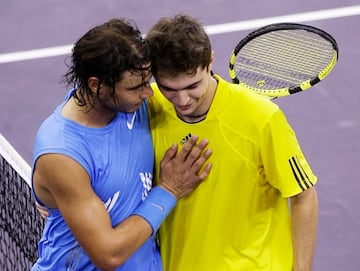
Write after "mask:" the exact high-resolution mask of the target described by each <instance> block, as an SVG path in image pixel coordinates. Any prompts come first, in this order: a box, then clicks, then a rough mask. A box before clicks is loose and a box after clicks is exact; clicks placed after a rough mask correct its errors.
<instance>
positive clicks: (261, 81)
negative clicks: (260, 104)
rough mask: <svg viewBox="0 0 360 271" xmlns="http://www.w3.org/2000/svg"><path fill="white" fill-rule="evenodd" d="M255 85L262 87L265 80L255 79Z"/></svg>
mask: <svg viewBox="0 0 360 271" xmlns="http://www.w3.org/2000/svg"><path fill="white" fill-rule="evenodd" d="M256 85H257V86H258V87H259V88H262V87H264V86H265V85H266V82H265V80H259V81H257V83H256Z"/></svg>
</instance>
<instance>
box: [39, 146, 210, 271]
mask: <svg viewBox="0 0 360 271" xmlns="http://www.w3.org/2000/svg"><path fill="white" fill-rule="evenodd" d="M195 141H196V140H195V139H194V140H192V142H190V143H189V144H188V146H186V148H183V150H182V151H180V153H179V154H178V155H176V156H175V154H176V151H177V147H176V146H173V147H172V148H171V149H170V150H169V151H168V152H167V153H166V154H165V157H164V159H163V161H162V162H161V163H162V170H164V172H163V175H162V176H163V178H164V179H163V180H162V184H163V185H162V186H163V187H164V188H165V189H167V190H168V191H169V192H170V193H172V194H173V195H174V196H176V198H177V199H178V198H180V197H181V196H184V195H186V194H188V193H190V191H191V190H193V189H194V188H195V187H196V186H197V185H198V184H199V183H200V182H201V181H202V180H203V179H205V178H206V176H207V175H208V173H209V172H210V168H211V166H210V165H207V166H206V167H205V169H204V171H202V173H200V174H198V170H199V168H200V167H201V165H202V164H204V162H205V161H206V160H207V158H208V157H209V156H210V152H205V153H202V150H203V149H204V148H205V146H206V144H201V143H200V144H198V145H196V146H197V147H195V148H192V146H193V145H194V144H195ZM189 153H190V154H189ZM174 169H176V170H174ZM183 180H187V181H190V183H191V184H190V185H184V182H183ZM34 189H35V191H36V193H37V195H38V196H39V198H40V199H41V200H42V201H43V203H44V204H46V205H47V207H49V208H58V209H59V210H60V211H61V214H62V215H63V217H64V219H65V221H66V223H67V224H68V226H69V228H70V229H71V231H72V233H73V234H74V236H75V237H76V239H77V240H78V242H79V243H80V245H81V246H82V247H83V249H84V250H85V251H86V252H87V254H88V255H89V257H90V259H91V260H92V261H93V263H94V264H95V265H97V266H98V267H100V268H101V269H103V270H113V269H115V268H116V267H118V266H120V265H121V264H123V263H124V262H125V261H126V260H127V259H128V258H129V257H130V256H131V255H132V254H133V253H134V252H135V251H136V250H137V249H138V248H139V247H140V246H141V245H142V244H143V243H144V242H145V241H146V240H147V239H148V238H149V237H150V235H151V234H152V228H151V226H150V225H149V223H148V222H147V221H146V220H145V219H144V218H142V217H140V216H138V215H133V216H130V217H129V218H127V219H125V220H124V221H123V222H122V223H120V224H119V225H117V226H116V227H114V228H113V227H112V225H111V221H110V217H109V214H108V212H107V211H106V208H105V206H104V203H103V202H102V201H101V200H100V199H99V198H98V197H97V195H96V194H95V193H94V191H93V189H92V187H91V184H90V179H89V176H88V175H87V173H86V171H85V170H84V169H83V168H82V167H81V166H80V164H78V163H77V162H76V161H74V160H73V159H71V158H69V157H67V156H64V155H60V154H46V155H43V156H41V157H40V158H39V159H38V160H37V162H36V167H35V171H34ZM179 195H180V196H179ZM129 196H131V195H129Z"/></svg>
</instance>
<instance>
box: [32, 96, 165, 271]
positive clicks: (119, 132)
mask: <svg viewBox="0 0 360 271" xmlns="http://www.w3.org/2000/svg"><path fill="white" fill-rule="evenodd" d="M73 91H74V90H72V91H69V92H68V94H67V96H66V97H65V101H64V102H63V103H62V104H61V105H59V106H58V107H57V108H56V110H55V112H54V113H53V114H52V115H50V116H49V117H48V118H47V119H46V120H45V121H44V122H43V123H42V125H41V126H40V128H39V131H38V133H37V135H36V139H35V146H34V153H33V164H32V168H33V169H34V166H35V163H36V160H37V159H38V158H39V157H40V156H41V155H43V154H46V153H58V154H63V155H67V156H69V157H71V158H72V159H74V160H76V161H77V162H78V163H79V164H80V165H81V166H82V167H83V168H84V169H85V170H86V171H87V173H88V175H89V176H90V180H91V186H92V188H93V190H94V191H95V193H96V194H97V195H98V196H99V198H100V199H101V200H102V201H103V202H104V205H105V206H106V208H107V210H108V212H109V215H110V218H111V221H112V225H113V226H114V227H115V226H116V225H117V224H119V223H120V222H121V221H123V220H124V219H126V218H127V217H128V216H129V215H130V214H131V213H133V211H134V210H135V209H136V208H137V207H138V206H139V205H140V204H141V202H142V201H143V200H144V199H145V198H146V197H147V194H148V192H149V190H150V189H151V185H152V176H153V168H154V153H153V144H152V140H151V134H150V130H149V120H148V111H147V102H144V103H143V105H142V106H141V107H140V108H139V109H138V110H137V111H135V112H132V113H117V115H116V116H115V118H114V119H113V120H112V122H111V123H110V124H109V125H107V126H106V127H103V128H89V127H85V126H82V125H80V124H78V123H76V122H74V121H71V120H69V119H66V118H64V117H63V116H62V115H61V109H62V107H63V106H64V104H65V103H66V101H67V100H68V99H69V98H70V97H71V95H72V94H73ZM74 181H75V182H76V180H74ZM34 197H35V199H36V200H37V201H38V202H39V203H40V204H41V202H40V200H39V199H38V198H37V196H36V194H35V193H34ZM49 212H50V216H49V217H48V218H47V220H46V223H45V228H44V231H43V235H42V238H41V240H40V242H39V258H38V260H37V262H36V263H35V264H34V266H33V268H32V271H36V270H39V271H40V270H86V271H87V270H98V269H97V268H96V267H95V266H94V265H93V264H92V263H91V261H90V259H89V257H88V256H87V255H86V253H85V251H84V250H83V249H82V248H81V247H80V245H79V244H78V242H77V241H76V239H75V237H74V235H73V234H72V233H71V231H70V229H69V227H68V226H67V224H66V223H65V221H64V219H63V217H62V216H61V214H60V211H59V210H58V209H50V210H49ZM117 270H121V271H127V270H129V271H130V270H131V271H136V270H139V271H140V270H141V271H159V270H162V267H161V259H160V254H159V249H158V246H157V244H156V241H155V239H154V238H153V237H152V238H150V239H149V240H148V241H146V243H145V244H144V245H143V246H142V247H140V248H139V249H138V250H137V251H136V252H135V253H134V254H133V255H132V256H131V257H130V258H129V259H128V261H127V262H126V263H124V264H123V265H122V266H121V267H119V268H118V269H117Z"/></svg>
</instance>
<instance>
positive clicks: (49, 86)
mask: <svg viewBox="0 0 360 271" xmlns="http://www.w3.org/2000/svg"><path fill="white" fill-rule="evenodd" d="M300 3H301V4H300ZM264 4H266V7H264V6H263V5H264ZM175 13H189V14H191V15H194V16H196V17H198V18H199V19H200V20H201V21H202V22H203V23H204V25H205V26H206V29H207V31H208V33H209V35H210V39H211V41H212V45H213V49H214V51H215V64H214V71H215V72H216V73H218V74H220V75H221V76H222V77H223V78H226V79H229V75H228V61H229V57H230V53H231V51H232V49H233V47H234V46H235V45H236V43H237V42H238V41H239V40H240V39H241V38H243V37H244V36H245V35H246V34H247V33H249V32H251V31H252V30H254V29H255V28H258V27H260V26H264V25H266V24H269V23H273V22H279V21H288V22H290V21H291V22H302V23H306V24H310V25H312V26H315V27H318V28H321V29H323V30H325V31H327V32H329V33H330V34H331V35H332V36H333V37H334V38H335V39H336V40H337V42H338V45H339V61H338V63H337V64H336V66H335V68H334V70H333V71H332V73H331V74H330V75H329V76H328V77H327V78H326V79H325V80H324V81H323V82H320V83H319V84H317V85H316V86H314V87H313V88H311V89H309V90H307V91H305V92H303V93H299V94H296V95H292V96H289V97H284V98H281V99H277V100H275V102H276V103H277V104H278V105H279V106H280V107H281V108H282V109H283V111H284V112H285V113H286V115H287V118H288V120H289V122H290V124H291V125H292V126H293V128H294V130H295V131H296V133H297V136H298V139H299V141H300V143H301V146H302V148H303V150H304V153H305V155H306V157H307V159H308V161H309V163H310V165H311V167H312V169H313V171H314V172H315V174H316V175H317V176H318V178H319V181H318V184H317V186H316V188H317V192H318V195H319V203H320V206H319V210H320V213H319V230H318V241H317V248H316V255H315V259H314V260H315V262H314V270H319V271H322V270H346V271H358V270H360V257H359V256H358V255H357V252H358V250H359V249H360V231H359V228H360V211H359V210H358V205H360V196H359V192H358V191H359V190H360V182H359V180H360V171H359V170H357V169H356V161H357V160H358V159H359V158H360V144H359V138H360V106H359V102H360V92H359V91H358V86H357V79H358V77H359V76H360V73H359V71H358V69H357V68H356V63H358V62H360V53H359V50H358V49H357V46H358V45H357V42H358V40H359V34H360V30H359V26H360V5H359V1H358V0H343V1H336V0H328V1H317V0H315V1H314V0H311V1H310V0H304V1H301V2H299V4H294V3H293V2H291V1H285V0H277V1H271V0H270V1H267V2H264V1H259V0H258V1H247V2H244V3H242V2H230V1H228V0H209V1H205V0H199V1H190V0H183V1H179V0H178V1H165V2H164V1H160V0H154V1H136V0H135V1H115V0H105V1H94V0H90V1H65V0H55V1H45V0H35V1H6V2H4V3H2V8H1V9H0V14H1V16H0V23H1V26H2V27H1V28H0V35H1V42H0V79H1V98H0V134H2V135H3V136H4V137H5V138H6V139H7V140H8V141H9V142H10V143H11V145H12V146H13V147H14V148H15V149H16V150H17V151H18V152H19V153H20V155H21V156H22V157H23V158H24V159H25V161H26V162H27V163H30V162H31V155H32V148H33V142H34V137H35V133H36V131H37V129H38V127H39V125H40V124H41V122H42V121H43V120H44V119H45V118H46V117H47V116H48V115H49V114H50V113H51V112H52V111H53V110H54V108H55V106H56V105H57V104H58V103H59V102H60V101H61V100H62V99H63V97H64V95H65V93H66V91H67V89H66V88H65V87H64V86H63V85H62V84H61V83H60V81H61V77H62V75H63V74H64V73H65V72H66V66H65V60H66V57H67V56H68V53H69V50H70V49H71V44H72V43H73V42H74V41H75V40H77V39H78V38H79V37H80V36H81V35H82V34H83V33H85V32H86V31H87V30H88V29H89V28H91V27H92V26H95V25H97V24H99V23H102V22H105V21H106V20H108V19H110V18H113V17H124V18H127V19H133V20H134V21H135V22H136V23H137V25H138V26H139V28H140V30H141V31H142V32H143V33H146V32H147V31H148V30H149V29H150V27H151V26H152V25H153V24H154V23H155V22H156V21H157V20H158V19H159V18H160V17H163V16H172V15H174V14H175Z"/></svg>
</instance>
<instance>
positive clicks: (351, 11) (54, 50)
mask: <svg viewBox="0 0 360 271" xmlns="http://www.w3.org/2000/svg"><path fill="white" fill-rule="evenodd" d="M355 15H360V5H357V6H349V7H343V8H335V9H326V10H320V11H312V12H305V13H297V14H290V15H285V16H277V17H269V18H264V19H256V20H248V21H240V22H233V23H225V24H217V25H209V26H205V30H206V32H207V33H208V34H209V35H215V34H222V33H229V32H236V31H242V30H247V29H254V28H258V27H262V26H265V25H268V24H272V23H279V22H298V23H300V22H308V21H319V20H325V19H333V18H338V17H347V16H355ZM72 47H73V45H72V44H69V45H63V46H55V47H49V48H42V49H35V50H28V51H19V52H13V53H6V54H0V64H1V63H9V62H16V61H23V60H30V59H38V58H44V57H53V56H60V55H66V54H70V53H71V50H72Z"/></svg>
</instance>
